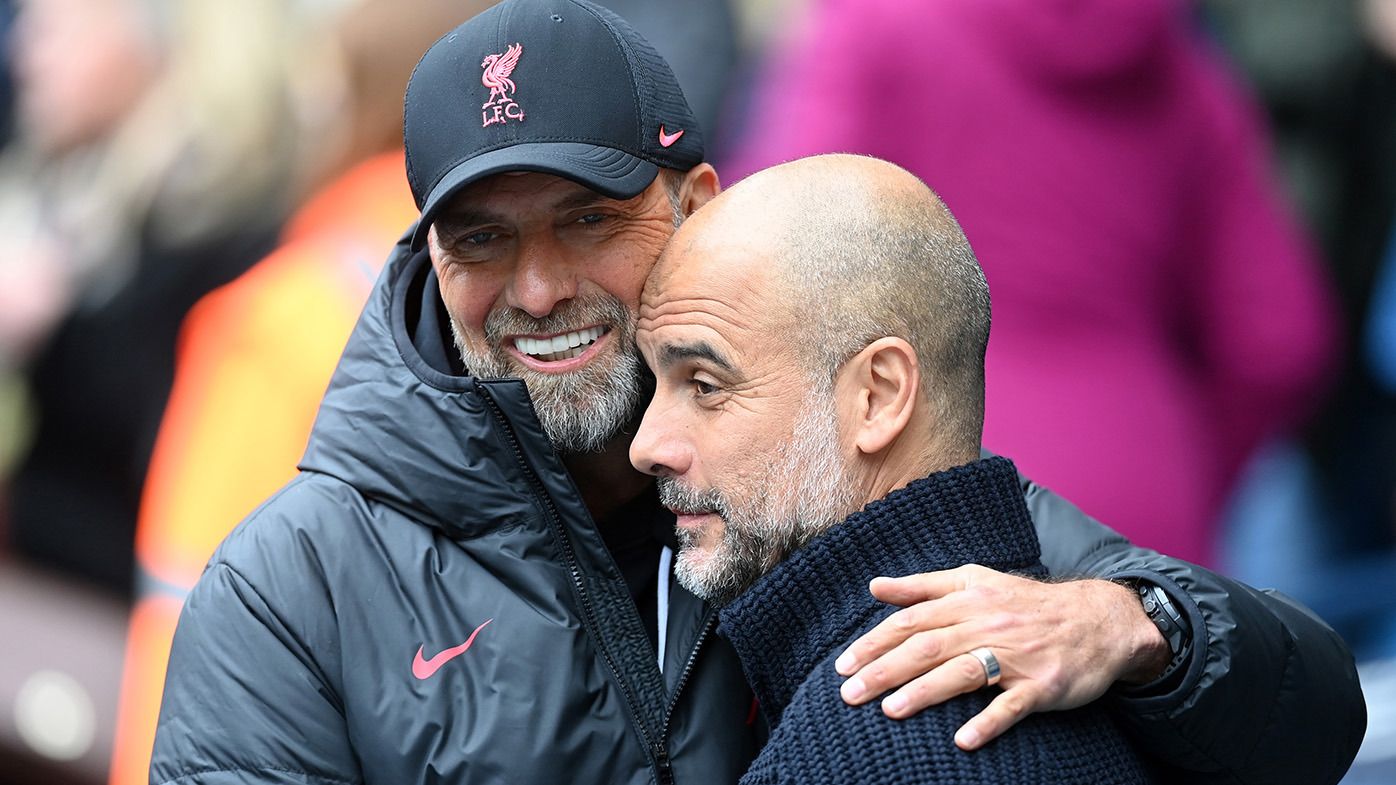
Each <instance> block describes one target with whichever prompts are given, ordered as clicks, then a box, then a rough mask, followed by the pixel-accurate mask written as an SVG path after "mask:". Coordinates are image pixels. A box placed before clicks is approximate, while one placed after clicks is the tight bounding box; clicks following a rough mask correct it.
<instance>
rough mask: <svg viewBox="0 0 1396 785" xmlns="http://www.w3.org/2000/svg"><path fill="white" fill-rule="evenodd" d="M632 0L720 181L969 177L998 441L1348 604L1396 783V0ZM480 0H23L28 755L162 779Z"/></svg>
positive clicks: (66, 771) (5, 452) (1133, 510)
mask: <svg viewBox="0 0 1396 785" xmlns="http://www.w3.org/2000/svg"><path fill="white" fill-rule="evenodd" d="M603 4H605V5H608V6H610V7H612V8H613V10H615V11H617V12H618V13H619V14H621V15H622V16H623V17H625V18H627V19H628V20H629V21H631V22H632V23H633V24H634V25H635V26H636V27H637V28H638V29H639V30H640V31H641V32H642V33H643V34H645V35H646V36H647V37H648V38H649V39H650V40H651V41H652V42H653V43H654V44H655V46H656V48H657V49H658V50H659V51H660V52H661V53H662V54H664V55H665V57H666V58H668V59H669V61H670V63H671V64H672V65H673V67H674V70H675V73H676V75H677V76H678V78H679V80H680V82H681V83H682V84H683V86H684V88H685V91H686V92H687V94H688V96H689V99H690V102H691V103H692V104H693V107H694V109H695V113H696V114H697V116H698V118H699V119H700V121H701V122H702V123H703V125H704V128H705V130H707V134H706V136H707V138H708V139H709V140H710V142H709V155H710V158H711V159H712V160H713V161H714V163H715V164H716V165H717V167H718V171H719V173H720V174H721V175H722V177H723V179H724V181H725V182H727V183H730V182H732V181H734V180H735V179H736V178H739V177H741V176H742V175H744V174H747V173H750V172H752V171H755V170H756V169H759V168H762V167H764V166H768V165H771V164H774V163H778V162H780V161H784V160H788V159H790V158H793V157H797V156H801V155H807V154H812V153H819V152H832V151H848V152H859V153H867V154H871V155H876V156H879V157H881V158H886V159H888V160H891V161H894V162H896V163H898V164H901V165H902V166H905V167H907V168H908V169H910V170H911V171H913V172H914V173H916V174H917V175H919V176H920V177H921V178H922V179H924V180H925V181H926V182H927V184H929V185H930V186H931V187H932V188H934V189H936V190H937V191H938V192H939V193H940V195H941V196H942V198H944V200H945V201H946V202H947V204H948V205H949V206H950V208H951V209H952V210H953V211H954V212H955V214H956V215H957V216H959V217H960V219H961V222H962V223H963V225H964V227H965V230H966V232H967V234H968V236H969V238H970V241H971V242H972V243H973V244H974V246H975V248H976V251H977V253H978V255H979V257H980V259H981V261H982V264H983V266H984V268H985V272H986V275H987V277H988V279H989V283H990V287H991V290H992V293H993V297H994V317H995V319H994V327H993V337H992V339H991V342H990V347H989V356H988V365H987V373H988V378H987V385H988V393H987V395H988V400H987V411H986V423H985V444H986V447H988V448H989V449H992V450H995V451H997V452H1001V453H1003V454H1005V455H1007V456H1009V457H1011V458H1013V459H1014V460H1015V461H1017V463H1018V465H1019V466H1020V467H1021V468H1022V469H1023V470H1024V471H1025V472H1026V473H1027V474H1029V475H1030V476H1032V477H1033V478H1035V479H1037V480H1038V481H1040V482H1042V483H1044V484H1046V485H1049V486H1052V487H1053V488H1054V489H1056V490H1058V491H1059V492H1061V493H1062V494H1063V495H1065V496H1067V497H1068V498H1070V499H1072V500H1073V501H1075V502H1076V503H1077V504H1079V505H1080V506H1081V507H1082V508H1083V509H1085V510H1086V512H1088V513H1090V514H1092V515H1094V516H1096V517H1098V518H1100V519H1101V520H1103V521H1104V522H1106V523H1107V524H1109V525H1111V526H1112V527H1114V528H1116V529H1117V530H1119V531H1121V532H1123V533H1124V534H1126V535H1128V536H1129V537H1130V538H1131V539H1133V540H1134V541H1135V542H1137V543H1139V544H1141V545H1145V546H1149V547H1154V548H1157V549H1159V550H1162V551H1164V552H1167V553H1169V554H1170V555H1174V556H1178V557H1182V558H1185V559H1189V560H1191V561H1196V562H1199V563H1202V564H1206V565H1209V566H1213V567H1217V568H1220V569H1222V570H1223V571H1225V572H1228V573H1230V574H1233V575H1236V576H1237V577H1240V578H1242V579H1243V580H1245V581H1247V582H1249V583H1252V584H1255V585H1259V586H1267V587H1275V588H1278V589H1280V590H1282V591H1285V592H1287V593H1289V594H1291V595H1293V596H1295V597H1297V598H1298V599H1300V600H1301V601H1303V602H1305V603H1306V604H1308V605H1309V606H1310V607H1312V608H1313V609H1314V610H1315V611H1317V612H1318V613H1319V614H1320V615H1321V616H1323V617H1324V618H1325V619H1326V620H1327V621H1328V622H1329V623H1330V624H1332V625H1333V626H1334V627H1335V628H1337V629H1338V630H1339V632H1340V633H1342V634H1343V635H1344V637H1345V638H1346V639H1347V640H1348V641H1349V643H1350V644H1351V645H1352V647H1353V649H1354V651H1355V652H1356V653H1357V655H1358V656H1359V659H1360V660H1361V661H1362V662H1364V663H1367V664H1368V666H1367V668H1366V669H1365V670H1364V678H1370V679H1371V681H1370V682H1369V685H1368V694H1369V697H1368V701H1369V705H1370V706H1371V709H1370V711H1371V712H1372V731H1371V734H1372V735H1371V736H1370V737H1369V742H1370V743H1369V745H1368V746H1367V747H1364V752H1363V754H1362V755H1361V756H1360V757H1359V762H1358V766H1357V767H1356V768H1355V769H1354V772H1353V774H1352V782H1365V781H1372V782H1376V781H1379V779H1377V778H1381V777H1392V776H1396V716H1392V714H1391V712H1392V711H1393V709H1390V708H1384V707H1386V706H1390V705H1391V704H1396V678H1394V677H1393V674H1392V669H1391V667H1390V665H1389V663H1390V662H1391V661H1393V660H1396V0H1204V1H1202V2H1188V1H1187V0H1132V1H1131V2H1119V1H1118V0H946V1H945V2H917V1H916V0H703V1H702V2H695V1H694V0H615V1H614V2H603ZM488 5H489V3H488V2H484V1H483V0H473V1H472V0H239V2H235V3H232V2H226V0H0V28H3V35H0V54H3V69H0V71H3V73H0V139H3V149H0V620H3V624H4V626H5V629H4V634H5V638H6V640H7V644H6V646H4V647H0V649H3V651H2V652H0V783H8V782H14V783H28V782H76V783H86V782H101V781H106V780H107V779H108V778H110V781H111V782H114V783H128V782H144V781H145V777H144V766H145V763H146V762H147V761H148V756H149V747H150V740H151V738H153V732H154V715H155V711H156V709H157V708H158V702H159V697H160V685H161V684H162V682H163V674H164V657H165V654H166V652H167V650H168V645H169V637H170V635H171V634H172V631H173V626H174V622H175V619H176V618H177V615H178V611H179V607H180V601H181V599H182V596H183V594H184V593H185V592H186V591H187V590H188V588H189V587H190V586H192V584H193V582H194V581H195V580H196V579H197V578H198V575H199V572H200V570H201V569H202V566H203V564H204V562H205V561H206V560H207V559H208V557H209V555H210V554H211V553H212V550H213V548H214V547H216V545H217V543H218V542H219V541H220V540H221V539H222V537H223V536H224V535H225V534H226V533H227V532H228V531H229V530H230V529H231V528H232V527H233V526H234V525H235V524H236V523H237V521H238V520H240V519H241V518H242V517H243V516H244V515H246V514H247V513H248V512H250V511H251V510H252V509H253V507H255V506H256V504H257V503H258V502H260V501H261V500H262V499H264V498H265V497H267V496H268V495H270V494H271V493H273V492H274V491H275V490H276V488H277V487H279V486H280V485H281V484H282V483H284V482H285V481H286V480H288V479H289V478H290V477H291V476H292V474H293V473H294V471H295V464H296V461H297V460H298V458H299V456H300V450H301V449H302V448H303V446H304V443H305V439H306V436H307V434H308V432H309V429H310V425H311V422H312V420H313V417H314V414H315V407H316V404H317V402H318V400H319V396H320V394H321V392H322V391H323V389H324V385H325V384H326V382H327V381H328V378H329V374H330V371H331V370H332V369H333V367H334V364H335V362H336V360H337V358H338V353H339V351H340V349H341V347H342V345H343V342H344V340H345V338H346V337H347V335H348V332H349V329H350V328H351V327H352V325H353V322H354V319H355V318H356V316H357V313H358V310H359V307H360V306H361V305H362V302H363V299H364V298H365V297H366V295H367V293H368V291H369V287H370V286H371V284H372V282H373V279H374V276H375V275H376V273H377V270H378V266H379V265H380V264H381V262H382V261H383V259H384V257H385V256H386V254H387V251H388V249H389V248H390V247H391V246H392V245H393V243H395V242H396V240H397V239H398V237H399V236H400V235H401V233H402V231H403V230H404V229H406V228H407V226H408V225H409V223H410V222H411V221H412V220H413V219H414V217H415V215H416V210H415V208H414V205H413V204H412V200H411V197H410V195H409V193H408V190H407V188H406V182H405V178H404V176H403V161H402V153H401V99H402V91H403V88H404V86H405V84H406V81H407V77H408V75H409V73H410V71H411V68H412V66H413V65H414V64H415V62H416V59H417V57H418V56H419V55H420V53H421V52H422V51H424V50H425V49H426V48H427V46H429V45H430V43H431V42H432V41H433V40H434V39H435V38H436V37H438V36H439V35H441V34H443V33H444V32H446V31H447V30H449V29H450V28H452V27H454V26H455V25H456V24H458V23H460V22H461V21H464V20H465V19H466V18H469V17H470V16H471V15H473V14H474V13H476V12H478V11H479V10H481V9H483V8H484V7H486V6H488ZM1381 689H1385V690H1386V692H1385V693H1384V695H1385V697H1386V701H1382V698H1381V694H1382V693H1379V692H1378V691H1379V690H1381ZM1384 712H1385V713H1384ZM1383 718H1385V719H1383ZM1383 733H1385V734H1387V735H1386V736H1384V737H1383V736H1382V735H1381V734H1383ZM1364 771H1366V772H1369V774H1366V775H1364V773H1363V772H1364ZM1363 776H1371V777H1373V778H1374V779H1370V780H1364V779H1361V778H1362V777H1363ZM1380 781H1389V780H1380Z"/></svg>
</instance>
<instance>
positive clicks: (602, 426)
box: [451, 294, 645, 453]
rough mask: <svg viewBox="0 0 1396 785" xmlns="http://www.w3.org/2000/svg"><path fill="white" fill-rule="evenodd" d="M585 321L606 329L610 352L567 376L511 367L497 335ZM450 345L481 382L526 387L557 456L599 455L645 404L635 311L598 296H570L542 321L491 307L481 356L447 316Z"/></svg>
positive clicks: (562, 328) (560, 329) (567, 328)
mask: <svg viewBox="0 0 1396 785" xmlns="http://www.w3.org/2000/svg"><path fill="white" fill-rule="evenodd" d="M591 324H602V325H605V326H607V327H609V328H610V331H611V333H612V338H611V339H612V341H613V342H614V343H615V351H614V352H613V353H612V354H611V355H610V356H608V357H598V358H596V360H594V361H593V362H592V363H591V364H590V365H588V366H587V367H585V368H582V369H580V370H578V371H575V372H573V373H565V374H545V373H538V372H536V371H533V370H531V369H529V368H525V367H523V366H521V365H519V364H518V363H517V362H516V361H515V360H514V358H513V357H512V356H510V355H509V354H508V353H507V352H506V351H505V350H504V347H503V341H504V336H505V335H509V334H517V333H561V332H567V331H571V330H576V329H577V328H579V327H584V326H587V325H591ZM451 332H452V333H453V334H454V335H455V342H456V348H457V349H458V350H459V351H460V355H461V361H462V362H464V363H465V367H466V368H467V369H468V370H469V371H470V373H472V374H474V375H475V376H478V377H480V378H482V379H503V378H509V377H517V378H521V379H523V380H524V383H525V384H526V385H527V386H528V394H529V397H530V398H532V399H533V408H534V410H535V411H537V413H538V421H539V422H540V423H541V424H542V426H543V432H544V433H546V434H547V435H548V439H549V440H551V441H552V443H553V447H554V448H555V449H556V450H558V451H559V452H564V453H584V452H599V451H600V450H602V449H604V448H605V446H606V444H607V443H608V442H610V441H611V439H613V438H615V437H616V436H617V435H618V434H619V433H620V432H621V430H622V429H624V428H625V426H626V425H628V424H629V423H630V422H632V421H633V420H634V419H635V418H636V417H637V416H638V415H639V413H640V408H641V407H642V406H643V405H644V403H645V386H644V382H643V379H644V375H643V373H644V372H643V368H644V365H643V363H642V360H641V358H640V353H639V350H638V349H636V348H635V315H634V314H632V313H630V311H629V310H628V309H626V307H625V306H624V305H623V304H622V303H621V302H620V301H619V300H617V299H615V298H613V297H609V296H606V295H599V294H598V295H591V296H584V297H577V298H573V299H572V300H569V301H567V302H566V303H564V304H562V305H560V306H559V307H558V308H556V309H554V311H553V312H552V313H551V314H548V315H547V316H545V317H543V318H542V319H535V318H534V317H532V316H529V315H528V314H526V313H524V312H522V311H519V310H516V309H513V308H499V309H496V310H494V311H492V312H491V313H490V315H489V316H488V317H486V319H485V343H486V345H487V346H488V347H489V349H488V351H487V352H486V353H485V354H476V353H475V352H473V351H471V349H470V348H469V347H468V346H467V345H466V342H465V341H464V340H462V336H461V331H460V327H459V325H457V324H456V321H455V319H452V320H451Z"/></svg>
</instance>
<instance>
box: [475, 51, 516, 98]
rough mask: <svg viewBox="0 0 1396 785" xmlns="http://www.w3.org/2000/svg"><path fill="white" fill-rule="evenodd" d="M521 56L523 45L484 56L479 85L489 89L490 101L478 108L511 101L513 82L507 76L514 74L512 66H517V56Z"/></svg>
mask: <svg viewBox="0 0 1396 785" xmlns="http://www.w3.org/2000/svg"><path fill="white" fill-rule="evenodd" d="M521 54H523V44H514V45H513V46H510V47H509V48H508V49H506V50H504V54H496V55H486V56H485V61H484V62H482V63H480V67H481V68H483V69H485V72H484V73H482V74H480V84H483V85H484V86H485V87H488V88H489V89H490V100H488V101H486V102H485V103H484V104H483V105H482V106H481V107H480V108H481V109H488V108H489V106H490V105H491V104H493V103H496V102H500V103H503V102H507V101H512V100H513V99H512V98H510V96H511V95H513V93H514V80H512V79H510V78H509V75H510V74H512V73H514V66H516V65H518V64H519V55H521Z"/></svg>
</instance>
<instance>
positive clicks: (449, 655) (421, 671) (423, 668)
mask: <svg viewBox="0 0 1396 785" xmlns="http://www.w3.org/2000/svg"><path fill="white" fill-rule="evenodd" d="M492 621H494V619H486V620H485V623H484V624H481V625H480V626H479V627H476V628H475V631H474V632H472V633H470V637H469V638H466V639H465V643H462V644H461V645H459V646H454V647H452V648H449V649H447V650H445V651H443V652H441V653H439V654H437V655H436V656H435V657H432V658H431V659H429V660H424V659H422V648H423V647H422V646H418V647H417V656H415V657H413V658H412V675H413V676H416V677H417V678H418V679H430V678H431V677H432V675H433V674H434V673H436V672H437V671H439V670H441V666H442V665H445V664H446V663H448V662H450V661H451V660H453V659H455V658H456V657H459V656H460V655H462V654H464V653H465V651H466V649H469V648H470V644H472V643H474V642H475V636H476V635H479V634H480V630H483V629H485V624H489V623H490V622H492Z"/></svg>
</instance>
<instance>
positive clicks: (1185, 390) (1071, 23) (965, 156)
mask: <svg viewBox="0 0 1396 785" xmlns="http://www.w3.org/2000/svg"><path fill="white" fill-rule="evenodd" d="M740 135H741V137H742V138H743V139H744V142H743V143H742V144H741V145H739V148H738V154H737V156H736V160H734V161H732V162H730V163H729V165H728V166H726V167H724V168H723V170H722V171H723V173H724V175H725V176H726V179H727V180H728V181H729V182H730V181H731V178H732V177H733V175H742V174H746V173H749V172H751V171H754V170H756V169H758V168H761V167H765V166H768V165H771V164H774V163H778V162H780V161H784V160H789V159H791V158H796V157H800V156H804V155H810V154H814V153H822V152H836V151H844V152H858V153H867V154H870V155H875V156H878V157H880V158H885V159H888V160H891V161H894V162H896V163H898V164H900V165H902V166H904V167H906V168H908V169H910V170H911V171H912V172H914V173H916V174H917V175H918V176H919V177H921V178H922V179H923V180H925V181H926V183H927V184H928V185H930V186H931V187H932V188H933V189H935V190H936V191H937V192H938V193H939V194H940V195H941V196H942V197H943V198H944V199H945V201H946V203H947V204H949V206H950V209H951V210H952V211H953V212H954V213H955V215H956V216H957V217H958V218H959V220H960V222H961V223H962V224H963V226H964V229H965V232H966V233H967V234H968V236H969V239H970V242H971V243H972V244H973V246H974V248H975V250H976V252H977V254H978V256H979V259H980V262H981V264H982V265H983V267H984V270H985V273H986V275H987V276H988V279H989V286H990V290H991V292H992V295H993V301H994V325H993V332H992V338H991V340H990V342H989V354H988V361H987V362H988V367H987V380H988V389H987V412H986V422H985V433H984V443H985V445H986V446H987V447H988V448H990V449H992V450H995V451H998V452H1001V453H1003V454H1004V455H1006V456H1008V457H1011V458H1012V459H1013V460H1014V461H1016V462H1017V464H1018V466H1019V467H1020V468H1021V469H1022V470H1023V471H1024V472H1025V473H1026V474H1028V475H1029V476H1031V477H1033V478H1034V479H1036V480H1038V481H1039V482H1042V483H1044V484H1046V485H1049V486H1051V487H1053V488H1054V489H1055V490H1057V491H1059V492H1061V493H1062V494H1064V495H1065V496H1067V497H1068V498H1070V499H1072V500H1073V501H1075V502H1076V503H1077V504H1079V505H1080V506H1081V507H1082V508H1084V509H1085V511H1086V512H1088V513H1090V514H1092V515H1094V516H1096V517H1098V518H1100V519H1102V520H1103V521H1105V522H1106V523H1108V524H1110V525H1111V526H1112V527H1114V528H1116V529H1117V530H1119V531H1121V532H1122V533H1124V534H1126V535H1127V536H1129V537H1130V538H1131V539H1133V540H1134V541H1135V542H1137V543H1139V544H1141V545H1145V546H1148V547H1153V548H1156V549H1158V550H1161V551H1164V552H1166V553H1168V554H1170V555H1172V556H1177V557H1180V558H1184V559H1188V560H1191V561H1198V562H1202V563H1204V564H1205V563H1207V562H1208V561H1209V556H1210V553H1211V544H1212V529H1213V527H1214V524H1215V522H1216V519H1217V517H1218V511H1219V506H1220V504H1221V502H1222V501H1223V500H1224V498H1225V494H1226V492H1227V490H1228V489H1229V487H1230V485H1231V483H1232V481H1233V479H1234V478H1235V476H1236V473H1237V471H1238V469H1239V468H1240V466H1241V464H1242V462H1243V461H1244V460H1245V458H1246V457H1247V456H1248V455H1249V453H1250V452H1251V451H1252V450H1253V449H1254V448H1255V447H1256V446H1258V444H1259V443H1260V442H1261V441H1262V440H1263V439H1264V438H1266V437H1267V436H1268V435H1271V434H1273V433H1274V432H1276V431H1277V430H1280V429H1284V428H1287V427H1290V426H1292V425H1294V424H1295V423H1296V422H1297V420H1298V419H1299V418H1300V417H1301V416H1303V415H1304V414H1305V413H1306V411H1307V409H1308V408H1309V407H1310V406H1311V405H1312V404H1313V403H1314V402H1315V399H1316V397H1317V395H1318V393H1319V392H1320V388H1321V382H1322V379H1323V377H1324V374H1325V372H1326V371H1327V370H1328V369H1329V367H1330V361H1331V359H1332V355H1333V348H1334V342H1335V334H1336V333H1335V324H1334V318H1333V305H1332V302H1331V299H1330V295H1329V292H1328V288H1327V286H1326V282H1325V280H1324V279H1323V277H1322V276H1321V275H1320V271H1319V269H1318V266H1317V264H1316V262H1315V258H1314V254H1313V251H1312V248H1311V247H1310V245H1309V243H1308V242H1307V240H1306V239H1305V237H1303V236H1302V234H1301V233H1300V231H1299V230H1298V228H1297V226H1296V224H1295V221H1294V219H1293V218H1292V216H1291V215H1290V213H1289V212H1288V211H1287V210H1285V209H1283V207H1282V206H1281V205H1280V203H1279V199H1278V198H1277V193H1276V190H1275V188H1274V185H1273V183H1272V182H1271V180H1270V177H1269V174H1268V169H1267V160H1266V150H1265V146H1264V138H1263V129H1262V127H1261V124H1260V121H1259V119H1258V117H1257V115H1256V111H1255V109H1254V108H1253V106H1252V105H1251V104H1250V102H1249V101H1248V99H1247V98H1246V96H1245V95H1244V94H1243V93H1242V92H1241V91H1240V90H1238V89H1237V87H1236V85H1235V84H1233V83H1232V82H1231V81H1230V79H1229V77H1228V74H1227V73H1226V72H1225V69H1224V68H1223V66H1222V64H1221V63H1220V62H1219V61H1218V59H1217V58H1216V56H1215V55H1214V54H1213V53H1212V52H1211V51H1209V50H1208V48H1207V47H1206V46H1205V45H1204V42H1202V41H1201V40H1200V39H1199V37H1198V35H1197V32H1196V31H1195V30H1193V29H1192V28H1191V27H1190V26H1189V22H1188V19H1187V18H1186V14H1185V12H1184V10H1183V9H1182V7H1181V6H1179V5H1178V4H1177V3H1176V2H1171V1H1170V0H1134V1H1133V2H1119V0H973V1H970V0H908V1H907V2H898V1H896V0H829V1H827V2H818V1H817V0H816V2H815V3H814V4H813V7H812V12H811V15H810V17H809V18H808V19H806V20H805V23H804V25H803V27H801V28H800V29H799V30H798V31H797V32H796V34H795V35H794V36H793V37H792V39H791V40H790V41H789V42H788V45H787V46H786V47H785V48H784V50H783V51H781V52H778V53H776V54H775V55H774V56H773V57H772V58H771V60H770V62H769V63H768V64H767V70H766V76H765V78H764V82H763V83H762V84H760V85H759V86H758V87H757V88H756V92H755V94H754V95H753V97H752V101H751V104H750V110H749V113H748V115H747V116H746V117H744V118H742V120H741V129H740Z"/></svg>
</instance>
